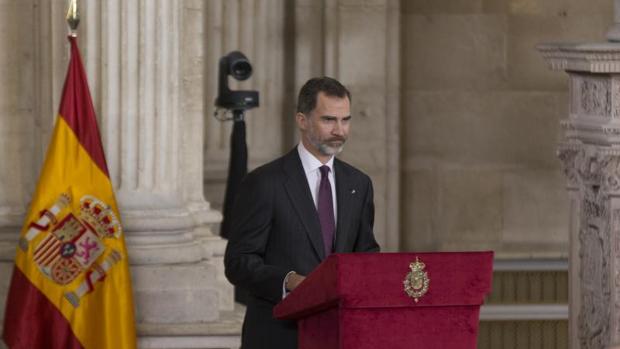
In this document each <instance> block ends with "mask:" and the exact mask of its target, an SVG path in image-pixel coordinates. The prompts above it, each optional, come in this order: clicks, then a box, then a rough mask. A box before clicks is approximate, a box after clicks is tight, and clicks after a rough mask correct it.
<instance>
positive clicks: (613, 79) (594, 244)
mask: <svg viewBox="0 0 620 349" xmlns="http://www.w3.org/2000/svg"><path fill="white" fill-rule="evenodd" d="M538 49H539V51H540V52H542V54H543V56H544V57H545V59H546V60H547V62H548V63H549V65H550V66H551V68H552V69H555V70H565V71H566V72H567V73H568V75H569V115H568V118H567V119H565V120H564V121H562V123H561V126H562V129H563V130H564V136H563V139H562V142H561V144H560V147H559V152H558V155H559V158H560V159H561V160H562V162H563V165H564V171H565V174H566V176H567V178H568V186H567V187H568V191H569V194H570V199H571V205H570V209H571V212H570V214H571V221H570V240H569V243H570V260H569V300H570V313H569V333H570V348H571V349H576V348H586V349H588V348H592V349H599V348H610V347H614V346H617V345H619V344H620V44H613V43H601V44H581V45H574V44H544V45H539V46H538Z"/></svg>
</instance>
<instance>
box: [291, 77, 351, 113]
mask: <svg viewBox="0 0 620 349" xmlns="http://www.w3.org/2000/svg"><path fill="white" fill-rule="evenodd" d="M319 92H323V93H325V95H326V96H330V97H339V98H344V97H347V98H349V103H350V102H351V93H350V92H349V90H347V88H346V87H344V85H342V84H341V83H340V82H339V81H338V80H336V79H333V78H330V77H327V76H323V77H320V78H312V79H310V80H308V81H307V82H306V83H305V84H304V86H303V87H302V88H301V90H299V97H298V98H297V112H298V113H302V114H304V115H309V114H310V112H311V111H313V110H314V108H316V100H317V96H318V95H319Z"/></svg>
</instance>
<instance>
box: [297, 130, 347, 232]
mask: <svg viewBox="0 0 620 349" xmlns="http://www.w3.org/2000/svg"><path fill="white" fill-rule="evenodd" d="M297 152H298V153H299V158H300V159H301V165H302V166H303V167H304V172H305V173H306V179H307V180H308V186H309V187H310V193H312V200H314V207H318V202H319V201H318V200H319V186H320V185H321V170H319V168H320V167H321V166H323V163H322V162H321V161H319V159H317V158H316V157H315V156H314V155H312V153H310V152H309V151H308V149H306V147H305V146H304V144H303V143H302V142H299V144H298V145H297ZM325 166H327V167H329V175H328V176H327V177H328V178H329V184H330V185H331V187H332V202H333V203H334V223H336V222H338V217H337V213H338V210H336V207H338V206H337V205H336V175H335V173H334V157H333V156H332V157H331V158H330V159H329V161H328V162H327V163H326V164H325Z"/></svg>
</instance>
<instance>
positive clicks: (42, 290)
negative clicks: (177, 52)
mask: <svg viewBox="0 0 620 349" xmlns="http://www.w3.org/2000/svg"><path fill="white" fill-rule="evenodd" d="M69 41H70V43H71V61H70V62H69V71H68V72H67V77H66V80H65V85H64V89H63V95H62V100H61V103H60V110H59V115H58V118H57V120H56V125H55V128H54V132H53V135H52V139H51V142H50V145H49V148H48V150H47V156H46V159H45V163H44V165H43V169H42V171H41V176H40V178H39V182H38V185H37V189H36V191H35V194H34V197H33V199H32V203H31V207H30V211H29V213H28V215H27V217H26V221H25V224H24V227H23V228H22V231H21V235H20V239H19V244H18V247H17V253H16V257H15V268H14V270H13V276H12V279H11V286H10V289H9V295H8V298H7V302H6V313H5V317H4V332H3V337H4V341H5V342H6V344H7V345H8V346H9V348H11V349H15V348H28V349H34V348H46V349H47V348H49V349H53V348H63V349H66V348H114V349H120V348H135V347H136V334H135V324H134V308H133V300H132V291H131V278H130V275H129V265H128V262H127V250H126V248H125V242H124V238H123V229H122V227H121V224H120V216H119V212H118V207H117V206H116V200H115V198H114V192H113V189H112V184H111V182H110V177H109V175H108V168H107V165H106V160H105V156H104V153H103V147H102V145H101V138H100V136H99V129H98V127H97V120H96V118H95V111H94V109H93V104H92V101H91V98H90V92H89V90H88V83H87V81H86V74H85V72H84V67H83V65H82V60H81V58H80V52H79V49H78V46H77V43H76V38H75V37H71V36H70V37H69Z"/></svg>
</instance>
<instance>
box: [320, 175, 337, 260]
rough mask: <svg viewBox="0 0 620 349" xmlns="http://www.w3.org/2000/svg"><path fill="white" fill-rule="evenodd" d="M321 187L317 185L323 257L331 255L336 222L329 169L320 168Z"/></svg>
mask: <svg viewBox="0 0 620 349" xmlns="http://www.w3.org/2000/svg"><path fill="white" fill-rule="evenodd" d="M319 170H321V185H319V203H318V211H319V220H320V221H321V232H322V233H323V247H324V248H325V256H329V255H330V254H331V253H332V244H333V241H334V233H335V231H336V220H335V219H334V203H333V200H332V186H331V184H330V183H329V177H328V175H329V167H328V166H325V165H323V166H321V167H319Z"/></svg>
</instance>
